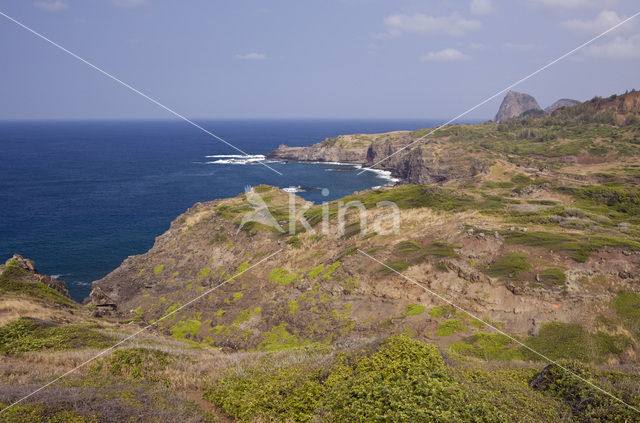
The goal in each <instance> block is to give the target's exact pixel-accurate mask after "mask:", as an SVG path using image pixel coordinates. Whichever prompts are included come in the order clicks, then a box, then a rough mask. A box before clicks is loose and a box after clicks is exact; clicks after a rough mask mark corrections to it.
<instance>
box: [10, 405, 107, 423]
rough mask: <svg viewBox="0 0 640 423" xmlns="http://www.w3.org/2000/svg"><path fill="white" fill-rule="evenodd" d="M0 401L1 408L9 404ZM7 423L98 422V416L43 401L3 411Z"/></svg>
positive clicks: (15, 406)
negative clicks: (46, 403) (54, 405)
mask: <svg viewBox="0 0 640 423" xmlns="http://www.w3.org/2000/svg"><path fill="white" fill-rule="evenodd" d="M8 405H9V404H5V403H2V402H0V409H3V408H4V407H6V406H8ZM2 418H3V421H5V422H7V423H98V421H99V420H98V417H97V416H96V415H93V416H84V415H81V414H78V413H76V412H74V411H72V410H69V409H66V408H64V407H60V406H58V407H50V406H47V405H45V404H42V403H34V404H16V405H14V406H13V407H11V408H9V409H8V410H6V411H3V412H2Z"/></svg>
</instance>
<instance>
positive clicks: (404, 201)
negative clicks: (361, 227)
mask: <svg viewBox="0 0 640 423" xmlns="http://www.w3.org/2000/svg"><path fill="white" fill-rule="evenodd" d="M342 201H344V202H345V203H347V202H349V201H360V202H362V203H363V204H364V205H365V207H367V208H372V207H375V206H376V205H377V204H378V203H380V202H382V201H391V202H394V203H396V204H397V205H398V207H399V208H401V209H411V208H422V207H428V208H431V209H433V210H438V211H449V212H453V211H464V210H468V209H470V208H473V206H474V205H475V201H474V199H473V197H471V196H468V195H463V194H459V193H457V192H456V191H454V190H449V189H445V188H440V187H434V186H422V185H403V186H400V187H396V188H394V189H388V190H373V191H369V192H366V193H363V194H356V195H350V196H347V197H345V198H343V199H342Z"/></svg>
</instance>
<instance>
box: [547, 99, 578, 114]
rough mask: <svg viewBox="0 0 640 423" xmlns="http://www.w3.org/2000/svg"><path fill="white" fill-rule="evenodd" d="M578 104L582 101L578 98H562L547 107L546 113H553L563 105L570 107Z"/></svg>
mask: <svg viewBox="0 0 640 423" xmlns="http://www.w3.org/2000/svg"><path fill="white" fill-rule="evenodd" d="M576 104H580V102H579V101H578V100H572V99H570V98H561V99H560V100H558V101H556V102H555V103H553V104H552V105H551V106H549V107H546V108H545V109H544V111H545V113H551V112H553V111H554V110H557V109H559V108H561V107H570V106H575V105H576Z"/></svg>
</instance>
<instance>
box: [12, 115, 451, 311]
mask: <svg viewBox="0 0 640 423" xmlns="http://www.w3.org/2000/svg"><path fill="white" fill-rule="evenodd" d="M438 123H441V122H440V121H436V120H423V121H413V120H291V121H287V120H278V121H275V120H226V121H205V122H203V125H204V126H205V127H206V128H207V129H209V130H211V131H212V132H214V133H216V134H217V135H219V136H221V137H222V138H224V139H225V140H227V141H229V142H230V143H232V144H234V145H236V146H237V147H238V148H240V149H242V150H244V151H247V152H249V153H250V154H252V155H266V154H268V153H269V152H271V151H273V150H275V149H276V148H277V147H278V146H279V145H281V144H287V145H291V146H305V145H311V144H313V143H316V142H319V141H322V140H323V139H324V138H326V137H335V136H338V135H340V134H351V133H380V132H386V131H391V130H398V129H405V130H417V129H419V128H424V127H430V126H434V125H437V124H438ZM0 149H1V150H2V152H3V161H4V163H3V166H1V167H0V201H1V202H2V204H4V205H5V206H4V207H3V208H2V210H0V255H1V256H2V257H11V255H12V254H14V253H18V254H22V255H24V256H26V257H30V258H32V259H34V260H35V261H36V263H37V265H38V269H39V270H40V271H42V272H43V273H46V274H51V275H55V276H56V277H58V278H59V279H61V280H64V281H65V282H66V284H67V288H68V289H69V291H70V293H71V296H72V298H73V299H75V300H77V301H81V300H82V299H83V298H85V297H86V296H87V295H88V293H89V291H90V289H91V286H90V285H91V282H92V281H94V280H97V279H100V278H101V277H103V276H104V275H106V274H107V273H109V272H110V271H112V270H113V269H114V268H116V267H117V266H118V265H119V264H120V263H121V262H122V260H124V259H125V258H126V257H128V256H130V255H134V254H140V253H142V252H145V251H147V250H148V249H149V248H150V247H151V246H152V245H153V242H154V239H155V237H156V236H158V235H160V234H161V233H163V232H164V231H165V230H166V229H167V228H168V226H169V223H170V222H171V221H172V220H173V219H175V217H176V216H178V215H179V214H181V213H183V212H184V211H185V210H186V209H188V208H189V207H191V206H192V205H193V204H194V203H196V202H199V201H210V200H214V199H218V198H225V197H231V196H235V195H237V194H239V193H241V192H243V191H244V189H245V187H246V186H248V185H254V186H255V185H259V184H261V183H266V184H271V185H274V186H279V187H281V188H287V187H298V186H300V187H302V188H304V187H308V188H315V189H311V190H308V191H301V192H298V195H300V196H302V197H303V198H305V199H307V200H309V201H313V202H316V203H317V202H321V201H325V200H333V199H337V198H340V197H343V196H345V195H349V194H351V193H353V192H354V191H359V190H363V189H369V188H371V187H374V186H380V185H385V184H386V183H388V182H389V180H388V178H386V177H385V176H387V175H388V173H386V174H385V173H380V172H365V173H363V174H362V175H357V173H358V171H357V170H356V167H354V166H344V165H339V164H335V163H316V164H309V163H296V162H293V161H289V162H287V163H284V162H279V161H273V163H269V165H270V166H272V167H274V168H275V169H277V170H278V171H280V172H281V173H282V174H283V175H282V176H280V175H277V174H276V173H274V172H271V171H270V170H269V169H267V168H266V167H264V166H261V165H259V164H257V163H255V162H254V163H248V164H240V162H236V163H234V162H233V160H234V159H235V160H238V159H241V158H239V157H237V156H238V155H239V153H238V152H237V151H234V150H232V149H231V148H229V147H226V146H225V145H224V144H222V143H220V142H219V141H217V140H215V139H212V138H210V137H209V136H207V135H205V134H203V133H201V132H199V131H197V130H196V129H194V128H192V127H189V126H188V125H185V124H184V123H183V122H179V121H162V120H160V121H95V122H87V121H84V122H80V121H77V122H73V121H69V122H33V121H25V122H17V121H16V122H2V123H0ZM211 156H216V157H211ZM220 156H226V157H220ZM254 157H256V158H259V157H258V156H254ZM230 159H231V161H229V160H230ZM268 161H272V160H268ZM321 188H329V195H328V196H326V197H325V196H323V195H322V193H321ZM27 211H28V213H27Z"/></svg>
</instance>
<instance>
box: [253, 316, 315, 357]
mask: <svg viewBox="0 0 640 423" xmlns="http://www.w3.org/2000/svg"><path fill="white" fill-rule="evenodd" d="M309 345H311V343H310V342H309V341H306V340H301V339H298V338H296V336H295V335H292V334H291V333H289V331H287V324H286V323H280V324H279V325H278V326H274V327H273V328H271V330H270V331H269V332H264V333H263V334H262V342H260V344H259V345H258V350H260V351H282V350H289V349H293V348H300V347H305V346H309Z"/></svg>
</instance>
